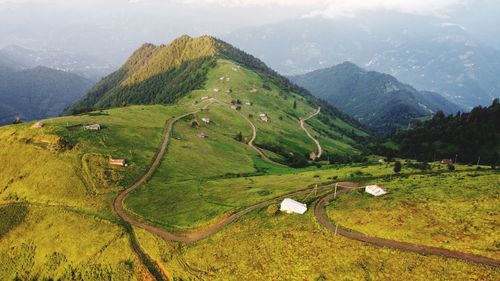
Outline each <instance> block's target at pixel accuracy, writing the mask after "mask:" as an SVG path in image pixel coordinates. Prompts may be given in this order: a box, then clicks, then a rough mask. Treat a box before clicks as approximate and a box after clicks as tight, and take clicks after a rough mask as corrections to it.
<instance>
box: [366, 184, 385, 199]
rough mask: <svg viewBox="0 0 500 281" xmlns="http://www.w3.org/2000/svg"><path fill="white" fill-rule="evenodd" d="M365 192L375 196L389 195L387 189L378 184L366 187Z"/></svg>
mask: <svg viewBox="0 0 500 281" xmlns="http://www.w3.org/2000/svg"><path fill="white" fill-rule="evenodd" d="M365 192H366V193H369V194H371V195H373V196H381V195H384V194H387V189H385V188H383V187H381V186H378V185H376V184H373V185H367V186H366V187H365Z"/></svg>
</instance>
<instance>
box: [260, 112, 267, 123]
mask: <svg viewBox="0 0 500 281" xmlns="http://www.w3.org/2000/svg"><path fill="white" fill-rule="evenodd" d="M259 117H260V120H262V121H263V122H267V121H269V117H268V116H267V114H265V113H262V114H259Z"/></svg>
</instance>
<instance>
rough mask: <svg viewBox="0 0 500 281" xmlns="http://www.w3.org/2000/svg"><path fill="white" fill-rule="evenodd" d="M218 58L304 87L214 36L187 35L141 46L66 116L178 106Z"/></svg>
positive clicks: (286, 84)
mask: <svg viewBox="0 0 500 281" xmlns="http://www.w3.org/2000/svg"><path fill="white" fill-rule="evenodd" d="M217 59H228V60H231V61H234V62H236V63H238V64H240V65H243V66H245V67H247V68H249V69H252V70H254V71H256V72H258V73H259V74H261V75H264V76H266V77H267V78H268V79H269V80H272V81H273V82H274V83H276V84H278V85H279V86H280V87H281V88H283V89H285V90H294V91H296V92H301V89H300V88H298V87H297V86H295V85H293V84H291V83H289V82H288V80H287V79H286V78H284V77H282V76H280V75H279V74H277V73H276V72H274V71H273V70H271V69H270V68H268V67H267V66H266V65H265V64H264V63H263V62H261V61H260V60H258V59H256V58H255V57H253V56H251V55H249V54H246V53H244V52H243V51H241V50H238V49H236V48H235V47H233V46H231V45H230V44H228V43H226V42H223V41H221V40H219V39H217V38H214V37H211V36H201V37H198V38H191V37H189V36H187V35H183V36H181V37H179V38H177V39H175V40H174V41H172V42H171V43H170V44H168V45H163V44H162V45H158V46H156V45H153V44H150V43H146V44H143V45H142V46H141V47H140V48H139V49H137V50H136V51H135V52H134V53H133V54H132V55H131V56H130V58H129V59H128V60H127V61H126V63H125V64H124V65H123V66H122V67H121V68H120V69H118V70H117V71H115V72H114V73H112V74H110V75H109V76H107V77H105V78H104V79H103V80H101V81H100V82H99V83H97V84H96V85H95V86H94V87H93V88H92V89H91V90H90V91H89V93H88V94H87V95H86V96H84V97H83V98H82V99H81V100H79V101H78V102H77V103H75V104H74V105H73V106H71V107H69V108H68V109H66V111H65V113H66V114H70V113H73V114H74V113H80V112H86V111H91V110H94V109H104V108H112V107H120V106H125V105H128V104H165V103H172V102H175V101H176V100H177V99H179V98H180V97H182V96H183V95H185V94H187V93H189V92H190V91H193V90H196V89H200V88H201V87H202V86H203V83H204V82H205V81H206V77H207V74H208V72H209V70H210V69H212V68H213V67H215V65H216V62H217Z"/></svg>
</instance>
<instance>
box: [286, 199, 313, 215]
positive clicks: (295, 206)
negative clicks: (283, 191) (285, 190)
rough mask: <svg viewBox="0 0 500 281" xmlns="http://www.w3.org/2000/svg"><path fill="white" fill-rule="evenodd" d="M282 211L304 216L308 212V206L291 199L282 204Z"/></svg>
mask: <svg viewBox="0 0 500 281" xmlns="http://www.w3.org/2000/svg"><path fill="white" fill-rule="evenodd" d="M280 211H282V212H287V213H288V214H291V213H297V214H301V215H302V214H304V213H305V212H306V211H307V205H306V204H302V203H300V202H297V201H295V200H293V199H290V198H285V199H284V200H283V202H281V206H280Z"/></svg>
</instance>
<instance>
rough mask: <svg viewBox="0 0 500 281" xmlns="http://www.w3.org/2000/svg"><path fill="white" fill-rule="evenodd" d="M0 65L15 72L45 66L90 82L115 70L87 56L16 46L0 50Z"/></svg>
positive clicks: (107, 64) (107, 63) (103, 62)
mask: <svg viewBox="0 0 500 281" xmlns="http://www.w3.org/2000/svg"><path fill="white" fill-rule="evenodd" d="M0 65H4V66H8V67H10V68H13V69H16V70H21V69H30V68H34V67H37V66H45V67H48V68H52V69H57V70H61V71H65V72H73V73H76V74H78V75H80V76H83V77H85V78H87V79H89V80H92V81H98V80H100V79H101V78H102V77H104V76H106V75H107V74H109V73H111V72H112V71H113V70H114V69H115V66H114V65H113V64H111V63H109V62H105V61H102V60H101V59H98V58H95V57H92V56H89V55H84V54H78V53H72V52H68V51H63V50H56V49H40V50H37V49H29V48H24V47H21V46H17V45H8V46H6V47H4V48H2V49H0Z"/></svg>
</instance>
